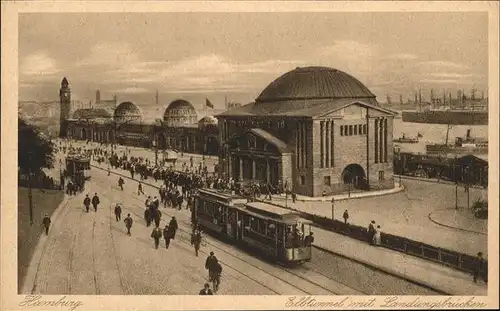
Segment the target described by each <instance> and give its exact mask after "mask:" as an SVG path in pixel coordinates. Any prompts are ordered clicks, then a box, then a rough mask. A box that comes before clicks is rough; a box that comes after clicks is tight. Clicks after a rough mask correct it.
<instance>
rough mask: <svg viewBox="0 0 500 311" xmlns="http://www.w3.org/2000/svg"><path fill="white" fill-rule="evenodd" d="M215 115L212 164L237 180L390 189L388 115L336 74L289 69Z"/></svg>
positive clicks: (334, 190) (309, 188) (313, 191)
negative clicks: (216, 147)
mask: <svg viewBox="0 0 500 311" xmlns="http://www.w3.org/2000/svg"><path fill="white" fill-rule="evenodd" d="M217 118H218V119H219V131H220V134H219V136H220V138H221V141H220V143H221V145H222V146H223V151H222V152H221V156H220V157H219V161H220V163H219V164H220V165H219V166H220V167H221V168H222V170H223V171H224V172H225V173H226V174H228V175H229V176H232V177H233V178H235V179H237V180H240V181H249V180H253V181H258V182H261V183H269V184H271V185H280V184H281V185H282V186H283V188H285V187H286V188H288V189H289V190H293V191H294V192H295V193H297V194H301V195H306V196H321V195H323V194H325V195H331V194H338V193H344V192H348V191H351V190H352V189H354V188H356V189H359V190H372V189H384V188H393V187H394V181H393V176H392V156H393V147H392V127H393V118H394V113H393V112H392V111H390V110H387V109H383V108H382V107H380V105H379V103H378V102H377V100H376V98H375V95H374V94H373V93H372V92H371V91H370V90H369V89H368V88H367V87H366V86H365V85H363V83H361V82H360V81H359V80H357V79H356V78H354V77H352V76H351V75H349V74H347V73H345V72H343V71H340V70H337V69H333V68H328V67H305V68H296V69H294V70H292V71H290V72H287V73H285V74H283V75H282V76H280V77H278V78H277V79H276V80H274V81H273V82H271V83H270V84H269V85H268V86H267V87H266V88H265V89H264V90H263V91H262V92H261V93H260V95H259V96H258V97H257V98H256V100H255V102H253V103H250V104H248V105H245V106H241V107H238V108H235V109H232V110H229V111H226V112H224V113H221V114H219V115H217Z"/></svg>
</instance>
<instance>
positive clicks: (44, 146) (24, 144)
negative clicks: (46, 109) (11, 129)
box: [18, 118, 54, 174]
mask: <svg viewBox="0 0 500 311" xmlns="http://www.w3.org/2000/svg"><path fill="white" fill-rule="evenodd" d="M18 134H19V137H18V167H19V169H20V173H23V174H26V173H28V170H29V169H31V171H32V173H38V172H40V170H41V169H42V168H52V167H54V154H53V151H54V144H53V143H52V142H51V141H50V140H49V139H48V138H47V137H45V136H44V135H43V134H42V133H41V132H40V131H39V130H38V129H37V128H36V127H35V126H33V125H31V124H28V123H27V122H26V121H25V120H23V119H22V118H18Z"/></svg>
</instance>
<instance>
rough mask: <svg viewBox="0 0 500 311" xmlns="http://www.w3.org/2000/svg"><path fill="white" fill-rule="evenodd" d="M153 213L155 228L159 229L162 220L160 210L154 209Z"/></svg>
mask: <svg viewBox="0 0 500 311" xmlns="http://www.w3.org/2000/svg"><path fill="white" fill-rule="evenodd" d="M151 213H152V215H153V220H154V222H155V226H157V227H159V226H160V220H161V212H160V211H159V210H158V209H155V208H152V209H151Z"/></svg>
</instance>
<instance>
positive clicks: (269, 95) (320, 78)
mask: <svg viewBox="0 0 500 311" xmlns="http://www.w3.org/2000/svg"><path fill="white" fill-rule="evenodd" d="M337 98H375V95H373V93H372V92H370V90H369V89H368V88H367V87H366V86H365V85H364V84H363V83H361V82H360V81H359V80H357V79H356V78H354V77H353V76H351V75H349V74H347V73H345V72H343V71H340V70H337V69H334V68H329V67H304V68H300V67H298V68H296V69H294V70H292V71H289V72H287V73H285V74H283V75H282V76H281V77H279V78H277V79H276V80H274V81H273V82H271V84H269V85H268V86H267V87H266V88H265V89H264V90H263V91H262V93H260V95H259V97H257V99H256V100H255V101H256V102H257V103H265V102H276V101H290V100H305V99H337Z"/></svg>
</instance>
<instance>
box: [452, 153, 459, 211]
mask: <svg viewBox="0 0 500 311" xmlns="http://www.w3.org/2000/svg"><path fill="white" fill-rule="evenodd" d="M453 177H454V179H455V209H458V176H457V157H456V156H455V160H454V161H453Z"/></svg>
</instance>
